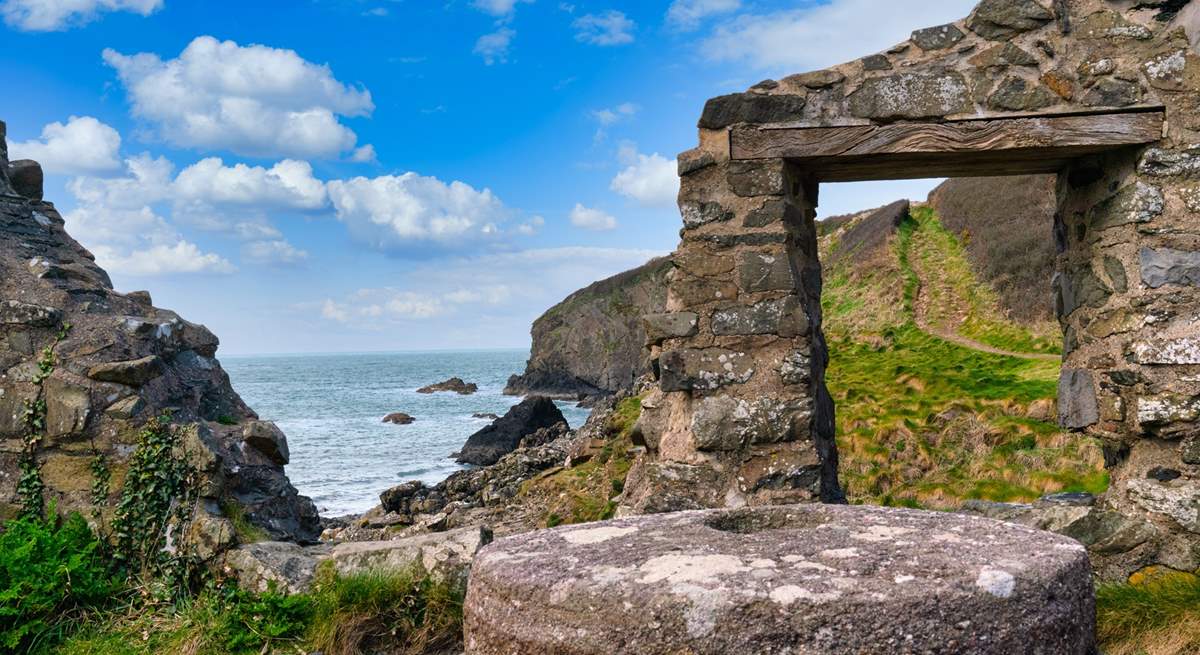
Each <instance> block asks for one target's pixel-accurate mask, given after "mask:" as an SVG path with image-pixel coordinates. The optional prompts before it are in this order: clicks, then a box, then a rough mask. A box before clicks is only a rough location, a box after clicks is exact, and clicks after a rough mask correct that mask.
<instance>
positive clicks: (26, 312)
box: [0, 300, 62, 327]
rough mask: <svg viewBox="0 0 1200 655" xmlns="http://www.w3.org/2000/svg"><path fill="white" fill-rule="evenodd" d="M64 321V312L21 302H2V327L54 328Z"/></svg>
mask: <svg viewBox="0 0 1200 655" xmlns="http://www.w3.org/2000/svg"><path fill="white" fill-rule="evenodd" d="M61 320H62V310H59V309H55V308H54V307H43V306H41V305H32V304H30V303H25V302H21V301H19V300H6V301H4V302H0V325H27V326H29V327H54V326H55V325H58V323H59V321H61Z"/></svg>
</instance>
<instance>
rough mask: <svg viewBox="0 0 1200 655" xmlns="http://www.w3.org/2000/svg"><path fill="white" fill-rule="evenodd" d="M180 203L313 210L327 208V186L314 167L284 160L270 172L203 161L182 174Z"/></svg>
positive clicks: (176, 193)
mask: <svg viewBox="0 0 1200 655" xmlns="http://www.w3.org/2000/svg"><path fill="white" fill-rule="evenodd" d="M173 191H174V197H175V198H176V199H177V200H178V201H198V202H203V203H205V204H209V205H221V204H226V205H242V206H253V207H256V208H262V209H295V210H314V209H321V208H323V207H326V206H327V205H328V197H327V195H326V193H325V183H324V182H321V181H320V180H318V179H316V178H314V177H313V169H312V165H311V164H309V163H308V162H305V161H296V160H292V159H285V160H283V161H281V162H278V163H276V164H275V165H274V166H272V167H271V168H263V167H262V166H247V165H246V164H241V163H238V164H234V165H233V166H225V164H224V162H223V161H222V160H221V159H220V158H218V157H209V158H207V159H202V160H200V161H198V162H196V163H195V164H192V165H191V166H188V167H187V168H185V169H183V170H182V171H180V173H179V175H178V177H176V178H175V182H174V188H173Z"/></svg>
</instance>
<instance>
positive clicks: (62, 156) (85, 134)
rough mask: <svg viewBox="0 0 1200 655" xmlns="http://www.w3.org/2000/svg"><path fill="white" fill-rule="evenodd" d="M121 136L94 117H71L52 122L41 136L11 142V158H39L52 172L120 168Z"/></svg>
mask: <svg viewBox="0 0 1200 655" xmlns="http://www.w3.org/2000/svg"><path fill="white" fill-rule="evenodd" d="M120 149H121V135H120V133H118V132H117V131H116V130H115V129H113V128H112V127H110V126H108V125H106V124H104V123H101V122H100V121H98V120H96V119H95V118H92V117H91V116H71V117H70V118H68V119H67V123H66V125H64V124H62V123H58V122H54V123H50V124H49V125H46V126H45V127H43V128H42V135H41V137H40V138H38V139H33V140H30V141H17V142H14V143H11V144H9V148H8V153H9V157H10V159H36V160H37V161H38V162H39V163H40V164H41V165H42V169H43V170H44V171H45V172H47V173H50V174H63V175H77V174H80V173H106V172H109V171H114V170H119V169H120V168H121V161H120V159H118V157H117V153H118V151H119V150H120Z"/></svg>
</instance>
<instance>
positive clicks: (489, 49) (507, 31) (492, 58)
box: [473, 27, 517, 66]
mask: <svg viewBox="0 0 1200 655" xmlns="http://www.w3.org/2000/svg"><path fill="white" fill-rule="evenodd" d="M516 36H517V32H516V30H514V29H511V28H508V27H501V28H500V29H498V30H496V31H495V32H491V33H488V34H484V35H483V36H481V37H479V40H477V41H476V42H475V49H474V50H473V52H474V53H475V54H477V55H479V56H480V57H483V63H484V64H487V65H488V66H491V65H492V64H496V63H500V64H503V63H505V62H507V61H508V50H509V48H510V47H511V46H512V40H513V38H514V37H516Z"/></svg>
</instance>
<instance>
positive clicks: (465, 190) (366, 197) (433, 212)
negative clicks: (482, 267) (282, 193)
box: [327, 172, 511, 250]
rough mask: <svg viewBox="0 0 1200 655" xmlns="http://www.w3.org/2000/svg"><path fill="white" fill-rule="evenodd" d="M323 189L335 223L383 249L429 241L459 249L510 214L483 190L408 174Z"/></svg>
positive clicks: (361, 179)
mask: <svg viewBox="0 0 1200 655" xmlns="http://www.w3.org/2000/svg"><path fill="white" fill-rule="evenodd" d="M327 187H328V190H329V197H330V200H332V202H333V207H334V209H335V210H336V211H337V217H338V220H341V221H342V222H343V223H345V224H346V226H347V228H348V229H349V230H350V233H351V234H352V235H354V236H355V237H357V238H359V239H360V240H363V241H365V242H366V243H368V244H370V245H371V246H373V247H375V248H379V249H383V250H390V249H404V248H409V247H415V246H419V245H420V244H421V243H425V244H428V243H430V242H433V243H438V244H440V245H442V246H457V245H462V244H463V243H464V242H465V241H468V240H472V239H480V238H486V237H488V236H490V235H494V234H496V233H497V232H498V227H497V224H498V223H499V222H501V221H503V220H504V219H506V218H507V217H508V215H509V214H510V213H511V212H510V210H508V209H507V208H506V207H505V206H504V203H502V202H501V201H500V199H499V198H497V197H496V196H495V195H494V194H493V193H492V192H491V191H490V190H488V189H483V190H482V191H480V190H476V189H475V188H474V187H472V186H471V185H469V184H466V183H463V182H458V181H454V182H451V183H449V184H446V183H445V182H442V181H441V180H438V179H437V178H433V177H424V176H421V175H417V174H416V173H411V172H410V173H405V174H403V175H398V176H397V175H385V176H381V177H376V178H365V177H356V178H353V179H350V180H334V181H331V182H329V183H328V185H327Z"/></svg>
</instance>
